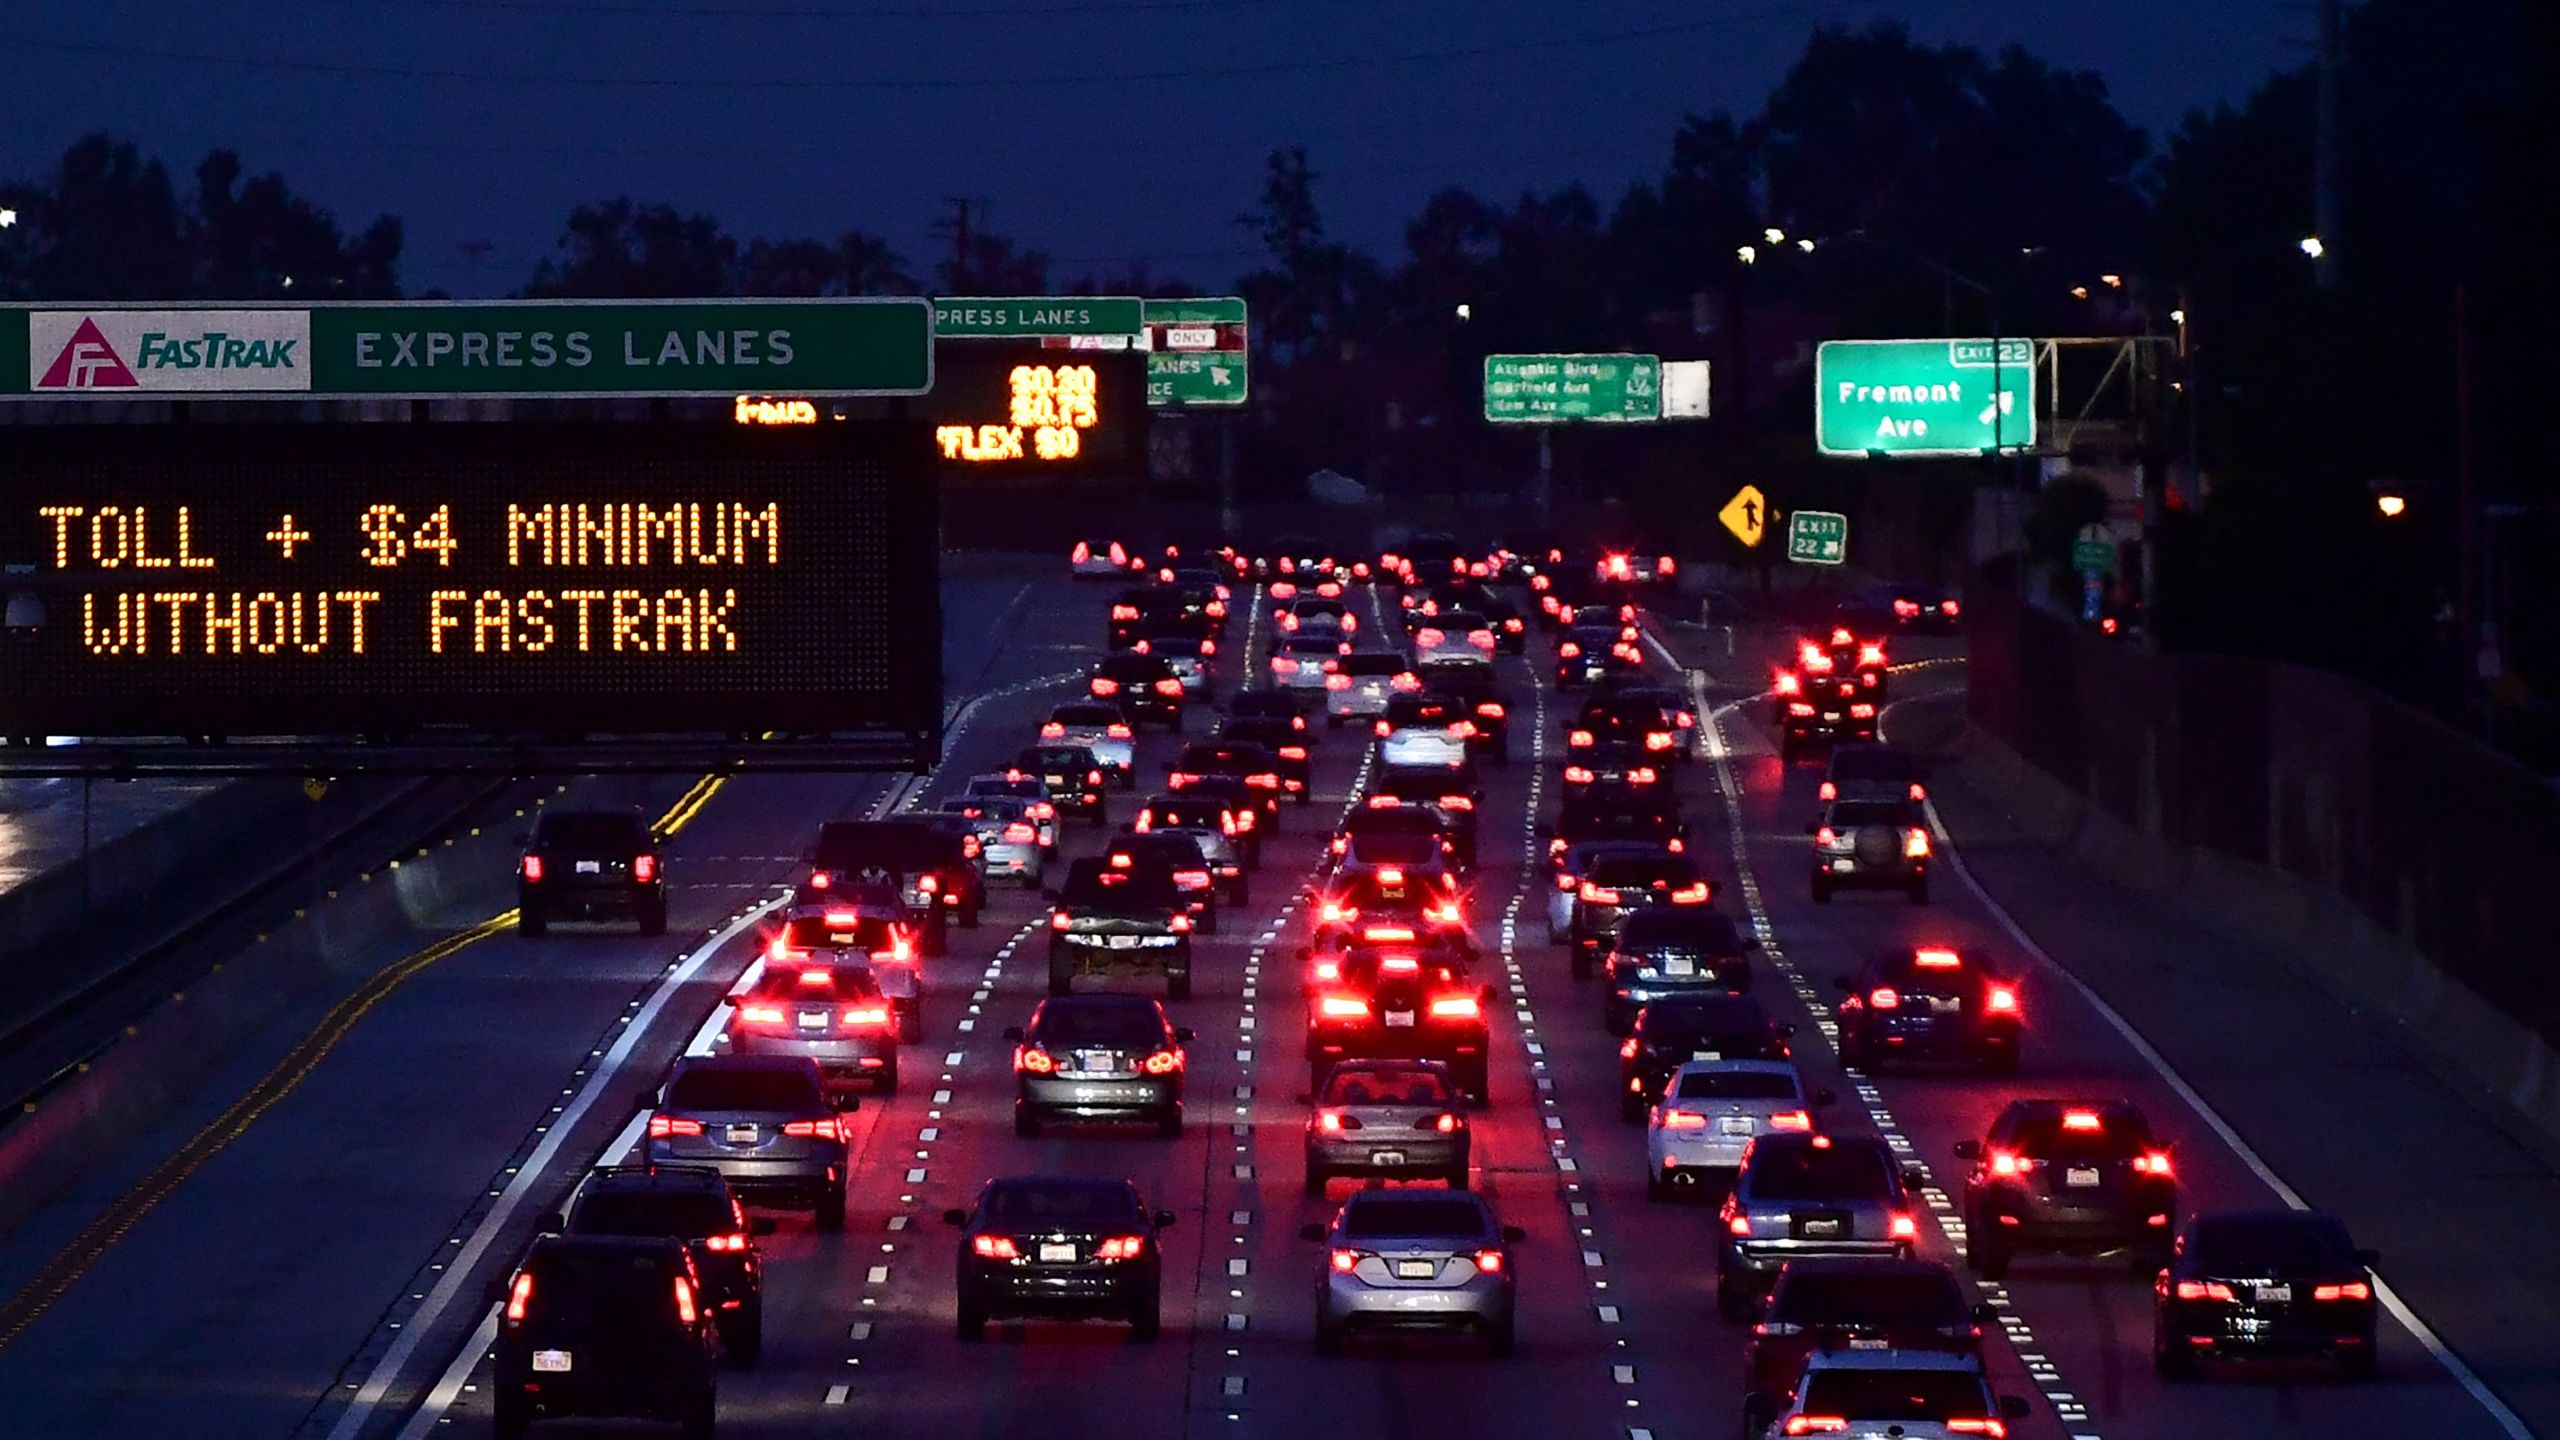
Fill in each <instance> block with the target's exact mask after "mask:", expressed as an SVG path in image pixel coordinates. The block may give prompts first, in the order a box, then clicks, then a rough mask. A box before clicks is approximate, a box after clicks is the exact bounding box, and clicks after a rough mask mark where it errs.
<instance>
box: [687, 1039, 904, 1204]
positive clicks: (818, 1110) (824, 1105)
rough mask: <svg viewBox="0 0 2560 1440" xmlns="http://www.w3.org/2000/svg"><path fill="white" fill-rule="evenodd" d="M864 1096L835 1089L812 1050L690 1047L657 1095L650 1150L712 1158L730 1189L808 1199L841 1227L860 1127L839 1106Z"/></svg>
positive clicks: (693, 1159) (699, 1160)
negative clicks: (721, 1051)
mask: <svg viewBox="0 0 2560 1440" xmlns="http://www.w3.org/2000/svg"><path fill="white" fill-rule="evenodd" d="M860 1103H861V1102H860V1101H859V1100H858V1099H857V1098H856V1097H854V1096H852V1095H847V1094H841V1093H840V1094H837V1095H835V1096H833V1097H832V1098H831V1097H830V1096H829V1095H828V1093H827V1088H826V1082H825V1081H824V1079H822V1078H821V1077H820V1075H819V1073H818V1063H817V1062H816V1061H814V1060H811V1059H808V1058H807V1057H805V1056H796V1055H794V1056H783V1055H714V1056H688V1057H686V1058H683V1059H680V1060H678V1061H676V1068H675V1072H674V1073H673V1074H671V1075H669V1076H668V1077H667V1084H666V1088H665V1089H664V1090H662V1091H660V1092H659V1093H658V1095H657V1096H656V1097H654V1099H653V1100H652V1102H651V1104H652V1113H651V1114H650V1116H649V1126H648V1131H647V1145H648V1148H647V1150H646V1151H645V1158H646V1159H647V1160H648V1162H649V1163H650V1164H652V1165H703V1166H708V1167H710V1168H712V1169H715V1170H718V1171H719V1172H720V1174H721V1176H722V1178H724V1179H726V1180H727V1181H728V1182H729V1184H730V1187H731V1188H732V1189H735V1190H738V1191H741V1192H744V1193H745V1194H747V1195H750V1196H753V1197H755V1198H757V1199H759V1200H763V1201H765V1202H767V1203H772V1202H775V1201H779V1202H781V1203H783V1204H787V1205H791V1206H793V1207H795V1208H797V1207H806V1208H808V1209H809V1210H811V1211H814V1212H815V1214H814V1216H813V1217H812V1218H814V1219H815V1220H816V1221H817V1225H818V1228H819V1229H821V1230H841V1229H843V1228H844V1190H845V1178H846V1168H847V1166H848V1164H849V1163H850V1158H851V1151H852V1143H851V1141H852V1137H851V1135H850V1134H848V1133H847V1127H846V1123H845V1120H844V1117H843V1116H842V1115H839V1114H838V1113H837V1111H839V1110H851V1109H854V1108H856V1107H857V1106H858V1105H859V1104H860Z"/></svg>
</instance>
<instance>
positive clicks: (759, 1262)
mask: <svg viewBox="0 0 2560 1440" xmlns="http://www.w3.org/2000/svg"><path fill="white" fill-rule="evenodd" d="M552 1228H553V1229H555V1230H559V1231H561V1232H564V1233H566V1234H570V1235H633V1236H665V1237H668V1238H670V1239H675V1240H681V1241H683V1242H684V1246H685V1249H686V1251H687V1252H689V1253H690V1254H691V1256H692V1258H693V1269H694V1275H695V1277H696V1283H698V1284H699V1285H700V1286H701V1292H700V1294H699V1295H698V1296H697V1297H696V1298H697V1299H698V1300H699V1301H700V1302H701V1303H702V1304H703V1305H705V1306H707V1307H708V1308H709V1309H710V1311H711V1313H712V1315H713V1316H714V1317H715V1318H716V1321H717V1323H718V1326H719V1330H720V1348H721V1349H722V1350H723V1351H724V1352H726V1353H727V1355H728V1357H729V1360H730V1363H732V1364H734V1365H739V1366H747V1365H753V1364H755V1363H756V1359H757V1357H758V1356H761V1355H762V1354H763V1353H764V1264H763V1256H762V1255H761V1254H759V1253H758V1252H757V1249H756V1244H755V1237H756V1236H759V1235H770V1234H772V1233H773V1231H774V1224H773V1221H772V1220H770V1219H767V1218H765V1217H763V1216H758V1217H757V1218H756V1219H754V1220H749V1219H748V1218H747V1212H746V1210H745V1208H744V1207H742V1206H740V1205H739V1204H738V1197H737V1196H735V1195H733V1194H731V1193H729V1182H728V1181H726V1180H723V1179H721V1178H720V1172H719V1171H717V1170H714V1169H712V1168H711V1167H709V1166H707V1165H606V1166H600V1167H598V1168H597V1169H596V1170H594V1171H592V1172H590V1173H589V1174H588V1176H587V1178H586V1182H585V1183H584V1184H581V1185H580V1186H579V1187H578V1193H577V1195H576V1197H575V1198H573V1199H572V1200H571V1201H570V1202H569V1208H568V1210H567V1212H566V1213H564V1214H562V1215H560V1216H558V1217H557V1218H556V1220H555V1222H554V1224H553V1226H552Z"/></svg>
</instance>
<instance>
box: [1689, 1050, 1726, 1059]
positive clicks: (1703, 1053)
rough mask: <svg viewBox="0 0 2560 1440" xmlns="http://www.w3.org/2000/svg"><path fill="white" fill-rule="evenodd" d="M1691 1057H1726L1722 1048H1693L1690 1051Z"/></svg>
mask: <svg viewBox="0 0 2560 1440" xmlns="http://www.w3.org/2000/svg"><path fill="white" fill-rule="evenodd" d="M1689 1058H1690V1059H1692V1060H1721V1059H1723V1058H1724V1052H1723V1051H1721V1050H1692V1051H1690V1052H1689Z"/></svg>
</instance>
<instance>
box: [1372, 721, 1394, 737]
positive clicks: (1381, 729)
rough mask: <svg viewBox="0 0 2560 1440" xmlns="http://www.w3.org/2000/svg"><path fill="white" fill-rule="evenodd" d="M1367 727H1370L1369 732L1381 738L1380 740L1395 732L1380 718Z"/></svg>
mask: <svg viewBox="0 0 2560 1440" xmlns="http://www.w3.org/2000/svg"><path fill="white" fill-rule="evenodd" d="M1369 729H1370V731H1371V733H1373V734H1375V735H1376V736H1377V737H1378V738H1379V739H1381V740H1384V739H1386V738H1387V737H1388V736H1390V735H1393V734H1394V733H1396V732H1395V731H1394V729H1393V728H1391V727H1390V726H1389V725H1388V724H1387V722H1386V721H1384V720H1381V721H1379V722H1377V723H1376V724H1374V725H1372V726H1370V727H1369Z"/></svg>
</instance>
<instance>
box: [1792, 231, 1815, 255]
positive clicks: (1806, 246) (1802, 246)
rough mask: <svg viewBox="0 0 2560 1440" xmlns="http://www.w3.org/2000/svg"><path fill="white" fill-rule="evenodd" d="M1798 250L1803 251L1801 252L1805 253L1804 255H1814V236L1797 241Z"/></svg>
mask: <svg viewBox="0 0 2560 1440" xmlns="http://www.w3.org/2000/svg"><path fill="white" fill-rule="evenodd" d="M1796 248H1797V249H1799V250H1801V251H1803V252H1804V253H1806V254H1807V255H1810V254H1812V253H1813V237H1812V236H1810V235H1807V236H1806V237H1804V238H1803V239H1801V240H1799V241H1797V242H1796Z"/></svg>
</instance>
